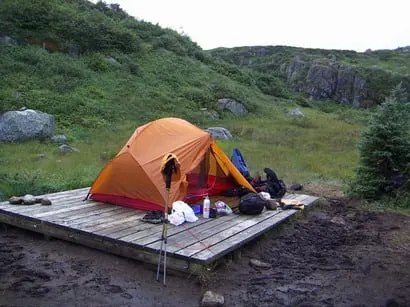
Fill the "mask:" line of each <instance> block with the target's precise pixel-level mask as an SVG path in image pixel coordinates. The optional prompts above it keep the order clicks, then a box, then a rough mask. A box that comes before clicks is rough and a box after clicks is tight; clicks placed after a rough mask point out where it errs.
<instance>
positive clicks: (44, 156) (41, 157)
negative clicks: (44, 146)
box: [34, 153, 47, 161]
mask: <svg viewBox="0 0 410 307" xmlns="http://www.w3.org/2000/svg"><path fill="white" fill-rule="evenodd" d="M45 159H47V154H45V153H39V154H36V155H35V156H34V160H35V161H40V160H45Z"/></svg>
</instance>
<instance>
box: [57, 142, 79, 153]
mask: <svg viewBox="0 0 410 307" xmlns="http://www.w3.org/2000/svg"><path fill="white" fill-rule="evenodd" d="M58 148H59V149H60V152H61V153H71V152H80V151H79V150H78V149H77V148H75V147H71V146H69V145H67V144H63V145H61V146H59V147H58Z"/></svg>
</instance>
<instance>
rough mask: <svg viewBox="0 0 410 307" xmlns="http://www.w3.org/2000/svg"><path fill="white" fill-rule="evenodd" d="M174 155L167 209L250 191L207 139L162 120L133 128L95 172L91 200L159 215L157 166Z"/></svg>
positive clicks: (162, 194)
mask: <svg viewBox="0 0 410 307" xmlns="http://www.w3.org/2000/svg"><path fill="white" fill-rule="evenodd" d="M167 153H173V154H175V155H176V156H177V158H178V161H179V164H180V168H179V174H178V175H179V176H178V177H177V178H173V181H172V183H171V188H170V191H169V206H171V205H172V203H173V202H174V201H176V200H184V201H185V202H187V203H192V202H195V201H197V200H199V199H202V198H203V197H204V196H205V195H206V194H208V195H218V194H220V193H222V192H223V191H226V190H229V189H232V188H235V187H238V186H243V187H246V188H248V189H250V190H251V191H255V190H254V189H253V187H252V186H251V185H250V184H249V182H248V181H247V180H246V179H245V178H244V177H243V176H242V174H241V173H240V172H239V170H238V169H237V168H236V167H235V166H234V165H233V163H232V162H231V161H230V160H229V158H228V157H227V156H226V154H225V153H224V152H223V151H222V150H221V148H220V147H219V146H218V145H217V143H216V142H215V141H214V140H213V138H212V137H211V135H210V134H209V133H207V132H205V131H203V130H202V129H200V128H198V127H196V126H194V125H192V124H190V123H189V122H187V121H185V120H183V119H179V118H162V119H159V120H155V121H152V122H149V123H147V124H145V125H143V126H141V127H138V128H137V129H136V130H135V132H134V134H133V135H132V136H131V137H130V139H129V140H128V142H127V143H126V144H125V146H124V147H123V148H122V149H121V151H120V152H119V153H118V154H117V155H116V156H115V158H114V159H113V160H111V161H110V162H109V163H108V164H107V165H106V166H105V167H104V168H103V170H102V171H101V172H100V174H99V175H98V177H97V178H96V180H95V181H94V183H93V185H92V186H91V189H90V195H91V199H94V200H96V201H102V202H108V203H112V204H117V205H122V206H127V207H133V208H136V209H142V210H162V209H163V207H164V204H165V201H166V199H165V198H166V189H165V181H164V178H163V176H162V174H161V161H162V159H163V157H164V155H165V154H167Z"/></svg>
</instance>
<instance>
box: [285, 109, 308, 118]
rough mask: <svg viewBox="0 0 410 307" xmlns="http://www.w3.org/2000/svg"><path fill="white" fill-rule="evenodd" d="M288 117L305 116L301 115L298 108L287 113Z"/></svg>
mask: <svg viewBox="0 0 410 307" xmlns="http://www.w3.org/2000/svg"><path fill="white" fill-rule="evenodd" d="M288 116H290V117H305V114H303V113H302V111H300V110H299V108H296V109H294V110H292V111H290V112H289V113H288Z"/></svg>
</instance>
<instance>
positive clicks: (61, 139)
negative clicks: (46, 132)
mask: <svg viewBox="0 0 410 307" xmlns="http://www.w3.org/2000/svg"><path fill="white" fill-rule="evenodd" d="M51 142H52V143H56V144H67V142H68V140H67V137H66V136H65V135H64V134H57V135H54V136H52V137H51Z"/></svg>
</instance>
